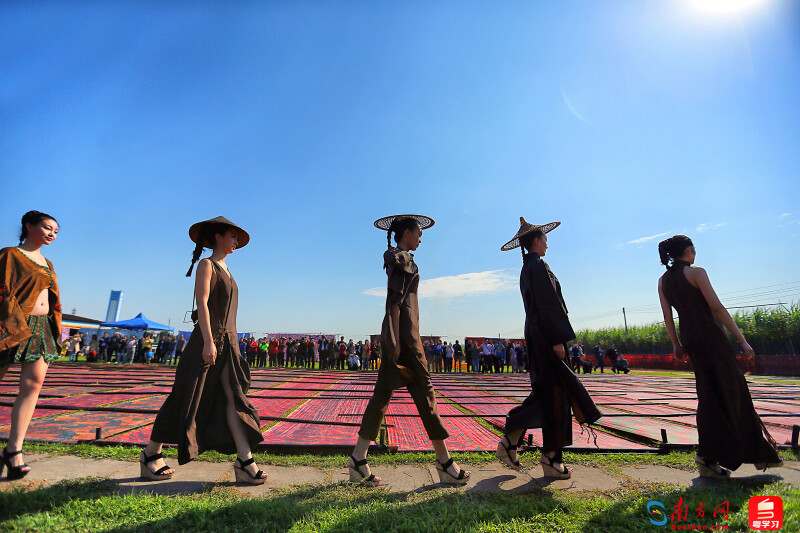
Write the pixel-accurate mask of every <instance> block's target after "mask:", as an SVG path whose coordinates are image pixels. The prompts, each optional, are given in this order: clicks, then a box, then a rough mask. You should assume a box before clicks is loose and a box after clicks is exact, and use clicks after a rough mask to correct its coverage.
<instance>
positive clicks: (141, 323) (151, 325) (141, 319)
mask: <svg viewBox="0 0 800 533" xmlns="http://www.w3.org/2000/svg"><path fill="white" fill-rule="evenodd" d="M100 327H101V328H118V329H156V330H169V331H172V329H173V328H172V327H171V326H165V325H164V324H159V323H158V322H153V321H152V320H150V319H148V318H147V317H146V316H144V315H143V314H142V313H139V314H138V315H136V316H135V317H134V318H131V319H128V320H120V321H119V322H103V323H102V324H100Z"/></svg>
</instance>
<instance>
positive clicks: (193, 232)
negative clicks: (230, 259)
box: [189, 216, 250, 248]
mask: <svg viewBox="0 0 800 533" xmlns="http://www.w3.org/2000/svg"><path fill="white" fill-rule="evenodd" d="M208 224H225V225H226V226H230V227H232V228H235V229H236V230H237V231H238V233H239V244H237V245H236V247H237V248H244V247H245V246H247V243H248V242H250V234H249V233H247V232H246V231H245V230H244V228H241V227H239V226H237V225H236V224H234V223H233V222H231V221H230V220H228V219H227V218H225V217H223V216H219V217H214V218H210V219H208V220H204V221H202V222H197V223H196V224H192V227H191V228H189V238H190V239H192V242H193V243H195V244H197V239H199V238H200V233H201V231H202V229H203V227H204V226H206V225H208ZM205 244H206V243H203V245H205Z"/></svg>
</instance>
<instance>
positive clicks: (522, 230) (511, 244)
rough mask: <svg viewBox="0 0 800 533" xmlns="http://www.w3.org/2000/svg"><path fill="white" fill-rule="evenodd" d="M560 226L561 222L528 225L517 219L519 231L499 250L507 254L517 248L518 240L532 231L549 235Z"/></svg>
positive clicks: (523, 220)
mask: <svg viewBox="0 0 800 533" xmlns="http://www.w3.org/2000/svg"><path fill="white" fill-rule="evenodd" d="M560 225H561V222H550V223H549V224H544V225H541V226H537V225H534V224H530V223H528V222H526V221H525V219H524V218H522V217H519V231H518V232H517V234H516V235H514V238H513V239H511V240H510V241H508V242H507V243H505V244H504V245H503V246H501V247H500V250H501V251H503V252H507V251H509V250H513V249H514V248H517V247H519V238H520V237H522V236H524V235H527V234H528V233H531V232H532V231H536V230H539V231H541V232H542V233H550V232H551V231H553V230H554V229H556V228H557V227H558V226H560Z"/></svg>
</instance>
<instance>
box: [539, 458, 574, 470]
mask: <svg viewBox="0 0 800 533" xmlns="http://www.w3.org/2000/svg"><path fill="white" fill-rule="evenodd" d="M542 459H544V460H545V461H547V466H549V467H550V468H552V469H553V470H555V471H556V472H559V473H561V474H569V468H567V465H565V464H563V463H562V464H561V468H562V470H559V469H558V468H556V467H555V466H553V463H555V462H556V460H555V458H553V457H548V456H546V455H543V456H542Z"/></svg>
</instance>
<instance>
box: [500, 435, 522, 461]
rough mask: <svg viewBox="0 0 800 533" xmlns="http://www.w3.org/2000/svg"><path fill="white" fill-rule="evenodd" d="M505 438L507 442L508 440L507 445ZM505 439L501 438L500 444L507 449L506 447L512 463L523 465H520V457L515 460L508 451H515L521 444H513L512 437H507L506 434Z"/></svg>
mask: <svg viewBox="0 0 800 533" xmlns="http://www.w3.org/2000/svg"><path fill="white" fill-rule="evenodd" d="M503 439H505V440H506V442H508V446H506V445H505V444H503ZM503 439H500V445H501V446H502V447H503V448H505V449H506V456H507V457H508V460H509V461H510V462H511V464H512V465H514V466H521V465H520V463H519V459H517V460H516V461H515V460H513V459H512V458H511V456H510V455H508V452H512V451H515V450H516V449H517V448H519V446H518V445H516V444H511V439H509V438H508V437H505V436H504V437H503Z"/></svg>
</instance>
